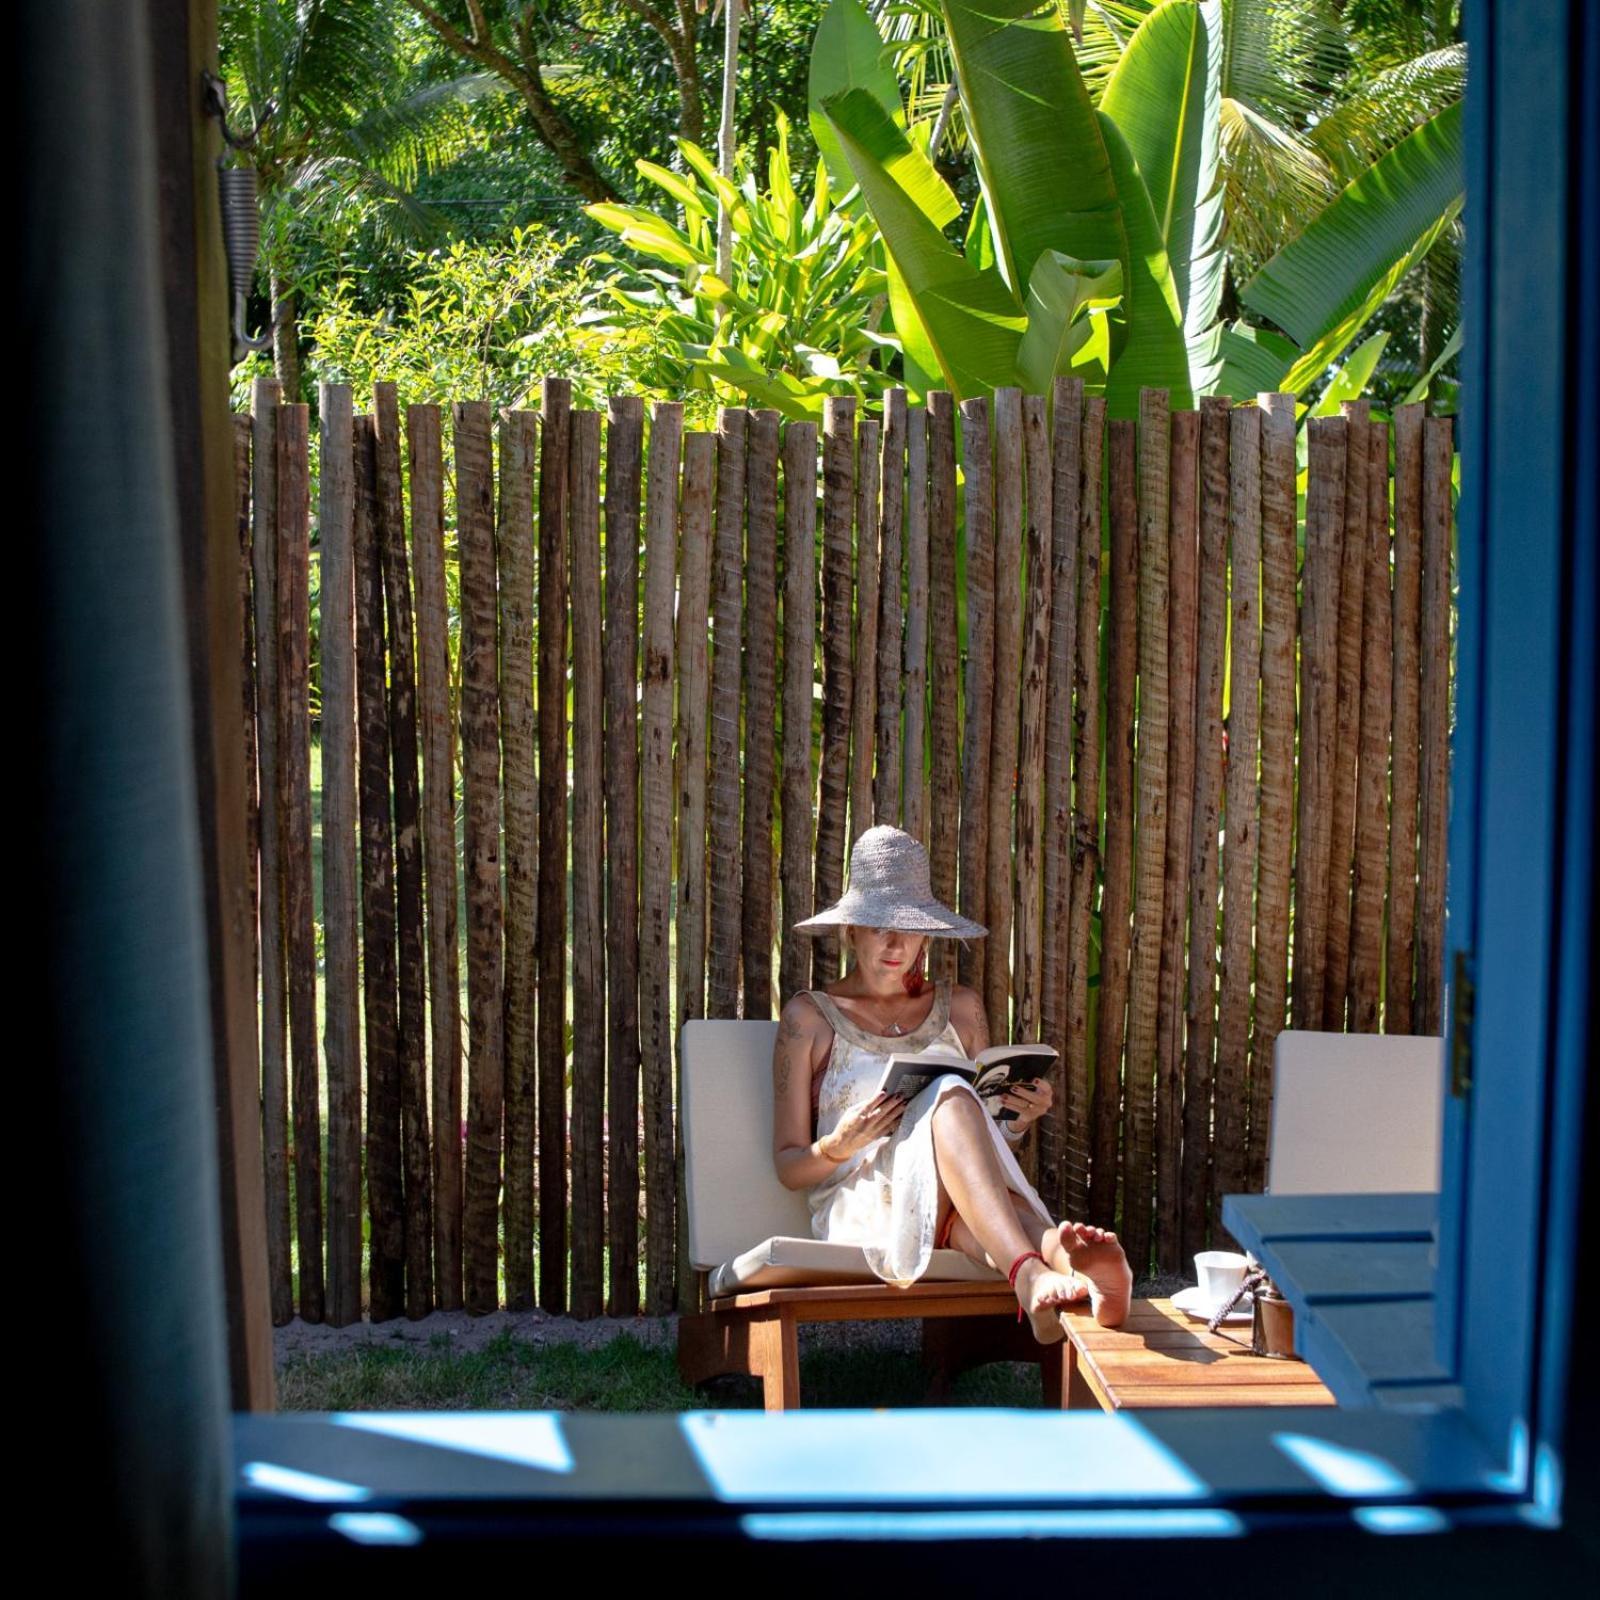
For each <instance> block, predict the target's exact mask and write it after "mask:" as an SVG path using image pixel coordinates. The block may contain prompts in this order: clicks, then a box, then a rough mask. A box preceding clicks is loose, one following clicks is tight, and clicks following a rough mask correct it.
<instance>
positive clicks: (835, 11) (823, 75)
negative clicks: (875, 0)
mask: <svg viewBox="0 0 1600 1600" xmlns="http://www.w3.org/2000/svg"><path fill="white" fill-rule="evenodd" d="M847 89H865V90H866V91H867V93H868V94H870V95H871V96H872V98H873V99H874V100H876V101H877V102H878V104H879V105H881V106H882V107H883V109H884V110H885V111H887V112H888V113H889V115H890V116H891V117H893V118H894V119H895V121H896V122H898V123H899V124H900V125H901V127H904V126H905V114H904V112H903V111H902V110H901V107H900V84H899V81H898V80H897V79H896V78H895V75H894V63H893V61H892V60H891V58H890V56H889V53H888V47H887V46H886V45H885V44H884V41H883V35H882V34H881V33H879V32H878V25H877V24H876V23H875V22H874V21H873V20H872V18H871V17H869V16H868V15H867V12H866V8H865V7H864V6H863V5H862V4H861V0H833V4H832V5H830V6H829V7H828V9H827V10H826V11H824V12H823V13H822V20H821V21H820V22H819V23H818V24H817V31H816V34H815V35H814V37H813V38H812V41H811V73H810V81H809V84H808V87H807V91H806V95H807V104H808V109H809V111H810V122H811V132H812V135H813V137H814V138H815V139H816V141H817V150H818V152H819V153H820V154H821V156H822V159H823V160H824V161H826V162H827V164H828V172H829V174H830V176H831V177H832V178H833V181H834V182H835V183H837V184H838V185H839V186H840V187H841V188H843V189H848V188H849V187H850V185H851V184H852V183H853V182H854V181H855V180H854V179H853V178H852V177H851V176H850V163H849V162H848V161H847V160H846V159H845V154H844V151H843V150H842V149H841V148H840V147H839V141H838V139H837V138H836V137H835V136H834V132H833V129H832V127H831V126H830V125H829V123H828V118H827V115H826V113H825V112H824V111H823V109H822V102H823V100H824V99H826V98H827V97H828V96H830V95H836V94H843V93H844V92H845V91H846V90H847Z"/></svg>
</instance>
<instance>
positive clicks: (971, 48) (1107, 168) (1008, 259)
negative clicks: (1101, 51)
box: [944, 0, 1192, 417]
mask: <svg viewBox="0 0 1600 1600" xmlns="http://www.w3.org/2000/svg"><path fill="white" fill-rule="evenodd" d="M944 14H945V22H946V27H947V29H948V32H949V37H950V44H951V50H952V53H953V55H954V57H955V62H956V78H957V82H958V84H959V86H960V93H961V105H962V110H963V112H964V113H965V116H966V123H967V132H968V136H969V138H970V139H971V141H972V145H973V148H974V150H975V152H976V153H977V158H978V170H979V175H980V178H981V181H982V185H983V193H984V201H985V205H986V207H987V210H988V214H989V218H990V222H991V225H992V228H993V233H994V239H995V249H996V255H997V258H998V263H999V265H1000V269H1001V272H1002V273H1003V275H1004V277H1005V280H1006V282H1007V283H1009V284H1011V285H1012V287H1013V289H1014V290H1015V291H1016V292H1017V293H1018V294H1019V295H1020V294H1021V293H1022V291H1023V286H1025V285H1026V284H1027V283H1028V281H1029V279H1030V277H1031V274H1032V272H1033V268H1034V265H1035V263H1036V262H1037V261H1038V260H1039V258H1040V256H1041V255H1042V254H1043V253H1044V252H1045V251H1047V250H1055V251H1059V252H1060V253H1061V254H1062V255H1065V256H1072V257H1075V258H1076V259H1078V260H1080V261H1096V260H1099V261H1104V260H1112V259H1115V260H1118V261H1120V262H1121V263H1122V266H1123V300H1122V317H1121V319H1120V321H1117V320H1114V321H1113V325H1112V326H1113V333H1112V356H1113V360H1112V367H1111V373H1110V376H1109V378H1108V380H1107V384H1106V410H1107V414H1108V415H1110V416H1113V417H1131V416H1135V415H1137V412H1138V406H1139V389H1140V388H1141V387H1142V386H1146V385H1150V386H1154V387H1158V388H1165V389H1170V390H1171V391H1172V401H1173V404H1174V405H1188V404H1191V403H1192V389H1191V385H1190V378H1189V357H1188V351H1187V348H1186V345H1185V340H1184V334H1183V312H1182V308H1181V306H1180V304H1179V302H1178V296H1177V291H1176V289H1175V287H1174V284H1173V279H1172V270H1171V265H1170V263H1169V261H1168V259H1167V250H1166V243H1165V239H1164V237H1163V235H1162V232H1161V228H1160V224H1159V223H1158V221H1157V219H1156V215H1155V212H1154V209H1153V208H1152V206H1151V203H1150V195H1149V193H1148V191H1147V189H1146V188H1145V184H1144V179H1143V177H1142V175H1141V174H1140V170H1139V164H1138V161H1137V160H1136V158H1135V157H1134V155H1133V152H1132V151H1131V150H1130V149H1129V148H1128V143H1127V140H1126V139H1125V138H1124V137H1123V136H1122V134H1121V132H1120V130H1119V129H1118V128H1117V126H1116V124H1115V123H1113V122H1112V121H1111V119H1110V118H1109V117H1107V116H1106V115H1105V114H1104V113H1103V112H1099V111H1096V109H1095V107H1094V106H1093V105H1092V104H1091V103H1090V101H1089V95H1088V91H1087V90H1086V89H1085V87H1084V83H1083V78H1082V75H1081V74H1080V73H1079V71H1078V63H1077V58H1076V56H1075V55H1074V54H1073V50H1072V45H1071V43H1070V41H1069V40H1068V37H1067V33H1066V30H1065V28H1064V27H1063V25H1062V21H1061V14H1060V11H1059V9H1058V8H1057V6H1056V5H1055V4H1054V0H981V3H977V4H975V3H973V0H944Z"/></svg>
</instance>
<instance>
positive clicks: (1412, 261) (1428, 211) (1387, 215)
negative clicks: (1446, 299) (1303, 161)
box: [1239, 101, 1464, 394]
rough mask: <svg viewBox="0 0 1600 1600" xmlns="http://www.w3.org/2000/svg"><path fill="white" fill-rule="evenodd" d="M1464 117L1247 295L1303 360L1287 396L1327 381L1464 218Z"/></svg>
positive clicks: (1455, 113)
mask: <svg viewBox="0 0 1600 1600" xmlns="http://www.w3.org/2000/svg"><path fill="white" fill-rule="evenodd" d="M1461 117H1462V107H1461V103H1460V102H1459V101H1458V102H1456V103H1455V104H1454V105H1451V106H1447V107H1446V108H1445V109H1444V110H1443V111H1441V112H1440V113H1439V114H1438V116H1436V117H1434V118H1432V119H1431V120H1430V121H1428V122H1425V123H1423V124H1422V125H1421V126H1420V127H1418V128H1417V129H1415V130H1414V131H1413V132H1412V133H1410V134H1408V135H1407V136H1406V137H1405V138H1404V139H1402V140H1401V141H1400V143H1399V144H1397V145H1396V146H1395V147H1394V148H1393V149H1392V150H1390V151H1389V152H1388V154H1386V155H1385V156H1383V157H1382V159H1381V160H1379V161H1378V162H1376V163H1375V164H1374V165H1373V166H1372V167H1371V168H1370V169H1369V170H1368V171H1366V172H1364V173H1362V174H1361V176H1360V177H1358V178H1356V179H1355V180H1354V181H1353V182H1351V183H1350V184H1349V185H1348V186H1347V187H1346V188H1345V189H1344V190H1343V192H1342V193H1340V194H1339V195H1338V196H1337V197H1336V198H1335V199H1333V200H1332V201H1331V202H1329V204H1328V205H1327V206H1325V207H1324V208H1323V210H1322V211H1321V212H1320V213H1319V214H1318V215H1317V216H1316V217H1314V218H1313V219H1312V221H1311V222H1310V224H1309V225H1308V226H1307V227H1306V228H1305V229H1304V230H1303V231H1302V232H1301V233H1300V234H1299V235H1298V236H1297V237H1296V238H1294V239H1291V240H1290V241H1289V243H1288V244H1286V245H1285V246H1284V247H1283V249H1281V250H1280V251H1279V252H1278V253H1277V254H1276V255H1275V256H1274V257H1273V258H1272V259H1271V260H1270V261H1269V262H1267V264H1266V265H1265V266H1264V267H1262V269H1261V270H1260V271H1259V272H1258V273H1257V274H1256V275H1255V277H1253V278H1252V279H1251V280H1250V281H1249V282H1248V283H1247V284H1246V285H1245V286H1244V288H1243V289H1242V290H1241V291H1240V293H1239V299H1240V301H1241V303H1242V304H1243V305H1245V306H1246V307H1247V308H1248V309H1249V310H1250V311H1252V312H1254V313H1255V314H1256V315H1257V316H1259V317H1265V318H1268V319H1270V320H1271V321H1272V322H1274V323H1276V324H1277V326H1278V327H1280V328H1281V329H1282V330H1283V331H1284V332H1285V333H1286V334H1287V335H1288V336H1289V337H1290V339H1292V340H1293V341H1294V344H1295V347H1296V349H1297V351H1298V354H1297V355H1296V356H1295V358H1294V359H1293V361H1292V362H1291V363H1290V364H1288V366H1287V367H1286V370H1285V371H1284V372H1283V373H1282V374H1281V376H1280V378H1279V381H1278V385H1277V386H1278V387H1281V388H1283V389H1286V390H1288V391H1289V392H1290V393H1294V394H1299V393H1301V392H1302V391H1303V390H1304V389H1305V388H1306V387H1307V386H1309V385H1310V384H1311V383H1313V382H1314V381H1315V380H1316V379H1317V378H1318V377H1320V376H1321V375H1322V373H1324V372H1325V371H1327V369H1328V367H1329V366H1330V365H1331V364H1332V363H1333V362H1335V361H1337V360H1338V358H1339V356H1340V355H1341V354H1342V353H1343V352H1344V350H1345V348H1346V346H1347V345H1348V344H1349V343H1350V341H1351V340H1352V339H1354V338H1355V337H1356V335H1357V334H1358V333H1360V331H1361V329H1362V328H1363V327H1364V326H1365V325H1366V323H1367V322H1368V321H1369V320H1370V319H1371V317H1372V315H1373V313H1374V312H1375V311H1376V310H1377V309H1378V307H1379V306H1380V305H1382V304H1383V302H1384V300H1385V299H1386V298H1387V297H1388V296H1389V295H1390V294H1391V293H1393V291H1394V289H1395V288H1396V286H1397V285H1398V284H1399V282H1400V280H1401V279H1402V278H1403V277H1404V276H1405V275H1406V273H1407V272H1409V271H1410V270H1411V268H1412V267H1413V266H1415V265H1416V263H1417V262H1418V261H1420V260H1421V259H1422V258H1423V256H1425V255H1426V254H1427V253H1428V251H1429V250H1430V249H1431V248H1432V247H1433V244H1434V242H1435V240H1437V238H1438V236H1439V234H1440V233H1441V232H1442V231H1443V230H1444V229H1445V228H1446V227H1447V226H1448V225H1449V223H1450V222H1451V220H1452V219H1453V218H1454V217H1455V215H1456V214H1457V212H1458V211H1459V210H1460V209H1461V202H1462V189H1463V183H1464V178H1463V169H1462V149H1461V139H1462V134H1461Z"/></svg>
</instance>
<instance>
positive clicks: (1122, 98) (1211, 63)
mask: <svg viewBox="0 0 1600 1600" xmlns="http://www.w3.org/2000/svg"><path fill="white" fill-rule="evenodd" d="M1222 54H1223V17H1222V4H1221V0H1201V3H1199V4H1195V3H1194V0H1163V3H1162V4H1161V5H1159V6H1157V7H1156V9H1155V10H1154V11H1152V12H1151V13H1150V14H1149V15H1148V16H1146V17H1145V19H1144V20H1143V21H1142V22H1141V23H1140V24H1139V26H1138V28H1137V29H1136V30H1135V32H1134V35H1133V37H1132V38H1131V39H1130V40H1129V41H1128V46H1127V48H1126V49H1125V50H1124V51H1123V53H1122V55H1121V57H1120V59H1119V60H1118V62H1117V65H1116V67H1115V68H1114V69H1113V71H1112V73H1111V76H1110V77H1109V78H1108V79H1107V81H1106V86H1105V89H1104V91H1103V92H1102V94H1101V96H1100V110H1101V111H1102V112H1104V113H1105V114H1106V115H1107V116H1109V117H1110V118H1111V120H1112V121H1113V122H1115V123H1116V125H1117V127H1118V128H1119V129H1120V130H1121V131H1122V134H1123V136H1124V138H1126V139H1127V141H1128V147H1129V149H1130V150H1132V152H1133V157H1134V160H1135V161H1136V162H1137V163H1138V166H1139V171H1140V172H1141V173H1142V174H1143V176H1144V181H1145V186H1146V188H1147V189H1148V190H1149V194H1150V203H1151V205H1152V207H1153V208H1154V210H1155V216H1156V223H1157V226H1158V227H1159V229H1160V231H1161V237H1162V239H1163V240H1164V241H1165V243H1166V248H1167V259H1168V261H1169V263H1170V264H1171V268H1172V279H1173V286H1174V288H1175V289H1176V291H1177V296H1178V304H1179V306H1180V307H1181V308H1182V311H1183V327H1184V334H1185V340H1186V343H1187V344H1188V346H1189V350H1190V363H1189V373H1190V383H1191V387H1192V388H1193V389H1194V391H1195V392H1196V393H1197V394H1198V393H1201V392H1203V390H1204V389H1206V388H1207V387H1209V384H1210V381H1211V379H1212V378H1213V377H1214V374H1215V348H1216V338H1215V336H1214V335H1213V336H1212V337H1210V338H1207V337H1206V335H1208V334H1210V333H1211V330H1213V329H1214V328H1215V326H1216V320H1217V307H1218V306H1219V304H1220V303H1221V300H1222V276H1223V267H1224V264H1225V261H1226V254H1225V252H1224V250H1223V245H1222V236H1223V211H1222V198H1223V192H1222V174H1221V163H1220V160H1219V156H1220V151H1221V122H1220V118H1221V111H1222Z"/></svg>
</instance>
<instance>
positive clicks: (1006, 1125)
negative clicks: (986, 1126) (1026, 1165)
mask: <svg viewBox="0 0 1600 1600" xmlns="http://www.w3.org/2000/svg"><path fill="white" fill-rule="evenodd" d="M1013 1128H1016V1130H1017V1136H1016V1138H1015V1139H1013V1138H1012V1137H1011V1130H1012V1129H1013ZM1027 1131H1028V1125H1027V1124H1026V1123H1023V1124H1021V1126H1018V1124H1017V1123H1015V1122H1002V1123H1001V1124H1000V1135H1001V1137H1002V1138H1003V1139H1004V1140H1005V1141H1006V1143H1007V1144H1017V1143H1019V1142H1020V1141H1021V1140H1022V1139H1023V1137H1024V1136H1025V1135H1026V1134H1027Z"/></svg>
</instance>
